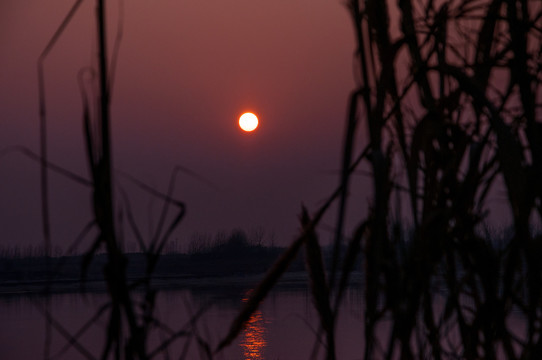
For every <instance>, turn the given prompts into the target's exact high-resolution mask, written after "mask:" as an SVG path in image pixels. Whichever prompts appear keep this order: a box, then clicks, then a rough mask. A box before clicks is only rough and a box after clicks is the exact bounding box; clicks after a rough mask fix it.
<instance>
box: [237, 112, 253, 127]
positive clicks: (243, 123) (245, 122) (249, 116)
mask: <svg viewBox="0 0 542 360" xmlns="http://www.w3.org/2000/svg"><path fill="white" fill-rule="evenodd" d="M239 127H240V128H241V129H242V130H244V131H247V132H250V131H254V130H256V128H257V127H258V117H257V116H256V115H254V114H253V113H250V112H247V113H244V114H243V115H241V117H240V118H239Z"/></svg>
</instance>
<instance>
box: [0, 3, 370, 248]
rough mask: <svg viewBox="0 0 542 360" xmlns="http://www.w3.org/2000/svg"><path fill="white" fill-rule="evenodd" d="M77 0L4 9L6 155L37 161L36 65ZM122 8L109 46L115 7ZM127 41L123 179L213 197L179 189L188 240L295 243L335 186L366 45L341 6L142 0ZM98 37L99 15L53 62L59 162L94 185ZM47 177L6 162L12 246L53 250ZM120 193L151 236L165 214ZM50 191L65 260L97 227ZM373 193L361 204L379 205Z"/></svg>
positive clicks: (64, 194)
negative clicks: (87, 88)
mask: <svg viewBox="0 0 542 360" xmlns="http://www.w3.org/2000/svg"><path fill="white" fill-rule="evenodd" d="M73 2H74V1H73V0H57V1H52V2H50V1H49V2H44V1H38V0H25V1H19V0H4V1H2V2H1V3H0V49H1V51H0V149H3V148H6V147H9V146H13V145H24V146H27V147H29V148H31V149H33V150H35V151H37V150H38V148H39V141H38V130H39V117H38V86H37V70H36V68H37V65H36V64H37V59H38V57H39V55H40V53H41V51H42V50H43V48H44V47H45V45H46V43H47V41H48V40H49V38H50V37H51V36H52V34H53V33H54V31H55V29H56V27H57V26H58V25H59V24H60V22H61V20H62V18H63V17H64V16H65V14H66V13H67V11H68V10H69V8H70V7H71V5H72V4H73ZM109 3H110V9H109V12H108V19H109V35H110V36H109V44H110V45H111V44H112V43H113V39H114V37H115V31H116V26H117V22H118V16H117V14H118V2H117V1H110V2H109ZM123 30H124V37H123V40H122V43H121V48H120V55H119V56H120V57H119V61H118V66H117V72H116V77H115V83H114V92H113V100H112V115H113V120H112V128H113V139H112V140H113V149H114V165H115V167H116V168H118V169H120V170H122V171H125V172H127V173H130V174H132V175H133V176H135V177H136V178H138V179H139V180H141V181H143V182H146V183H148V184H150V185H153V186H155V187H156V188H157V189H160V190H162V191H165V190H166V186H167V181H168V178H169V175H170V172H171V170H172V169H173V168H174V166H176V165H182V166H184V167H186V168H188V169H190V170H191V171H193V172H195V173H197V174H199V175H200V176H202V177H204V178H205V179H208V180H209V181H210V182H211V183H212V184H213V185H209V184H208V183H206V182H204V181H200V180H197V179H194V178H191V177H187V176H181V177H180V178H179V181H178V182H177V190H176V192H175V196H176V197H177V198H179V199H182V200H183V201H185V202H186V204H187V211H188V212H187V217H186V219H185V221H184V222H183V223H182V224H181V226H180V228H179V229H178V231H177V232H176V233H175V236H174V238H176V239H179V240H189V239H190V238H191V237H192V235H193V234H194V233H207V234H214V233H216V232H218V231H221V230H223V231H226V232H229V231H231V230H232V229H234V228H242V229H245V230H247V231H251V230H253V229H256V228H262V229H263V230H264V231H265V232H266V234H267V236H270V234H275V242H276V243H278V244H287V243H289V242H290V241H291V239H292V238H293V236H294V235H295V234H296V231H297V228H298V224H297V215H298V214H299V210H300V205H301V203H302V202H303V203H304V204H306V205H307V206H308V208H309V209H310V210H315V209H316V207H317V206H318V205H319V204H320V202H321V201H322V200H323V199H324V198H325V197H326V196H327V195H328V194H329V193H330V192H331V191H332V190H333V189H334V187H335V185H336V183H337V181H338V180H337V175H336V173H335V172H334V170H336V169H337V168H338V164H339V159H340V146H341V141H342V135H343V123H344V119H345V116H346V104H347V98H348V94H349V92H350V91H351V90H352V88H353V87H354V80H353V70H352V69H353V66H352V64H353V60H352V54H353V50H354V45H355V44H354V40H353V31H352V27H351V24H350V19H349V16H348V13H347V11H346V8H345V7H344V6H343V5H342V2H340V1H329V0H296V1H290V0H277V1H254V0H228V1H201V0H188V1H178V0H163V1H148V0H129V1H125V11H124V27H123ZM94 31H95V29H94V1H86V2H84V4H83V5H82V7H81V9H80V10H79V11H78V13H77V15H76V16H75V18H74V19H73V21H72V23H71V24H70V25H69V26H68V28H67V30H66V32H65V33H64V35H63V36H62V38H61V39H60V41H59V42H58V44H57V46H56V47H55V49H54V50H53V52H52V53H51V54H50V56H49V57H48V58H47V60H46V62H45V70H46V73H45V78H46V88H47V94H46V95H47V109H48V114H49V115H48V118H49V123H48V132H49V136H48V139H49V152H50V154H49V155H50V160H51V161H53V162H55V163H56V164H59V165H61V166H64V167H66V168H68V169H70V170H72V171H74V172H77V173H80V174H82V175H85V176H87V166H86V163H85V155H84V147H83V134H82V115H81V113H82V112H81V109H82V106H81V97H80V93H79V90H78V86H77V73H78V71H79V70H80V69H81V68H83V67H85V66H88V65H92V64H93V62H94V61H95V60H94V56H95V53H96V45H95V43H94V38H95V37H94ZM245 110H252V111H254V112H255V113H256V114H257V115H258V116H259V118H260V127H259V128H258V129H257V131H255V132H254V133H252V134H246V133H242V132H241V131H240V130H239V128H238V127H237V118H238V116H239V115H240V114H241V113H242V112H243V111H245ZM38 174H39V167H38V165H37V164H36V163H34V162H32V161H31V160H28V159H27V158H24V157H23V156H22V155H19V154H10V155H7V156H4V157H3V158H0V234H1V235H0V244H19V245H22V246H26V245H31V244H39V243H40V242H41V241H42V240H41V239H42V236H41V220H40V211H39V207H40V204H39V201H40V199H39V177H38ZM358 179H359V178H358ZM117 180H118V183H119V184H120V185H122V186H124V187H125V188H126V189H127V190H129V192H130V194H131V196H132V199H133V200H132V201H133V208H134V211H135V212H136V214H137V217H138V222H139V223H140V224H141V226H142V227H143V229H146V230H144V233H148V232H149V231H148V228H149V219H151V220H150V223H151V224H152V222H153V221H154V222H156V219H157V217H158V211H159V209H160V207H159V205H160V203H159V202H158V201H157V200H155V201H151V198H150V197H149V196H147V195H145V194H142V193H141V192H138V191H136V190H135V189H134V188H133V187H132V186H130V185H129V184H128V183H127V182H126V181H125V180H123V179H122V178H119V177H118V176H117ZM50 181H51V187H50V188H51V203H52V204H51V211H52V235H53V242H54V244H55V245H60V246H62V247H65V246H66V245H67V244H68V242H70V241H72V240H73V238H74V237H75V236H76V235H77V233H78V232H79V231H80V230H81V229H82V227H83V226H84V224H86V223H87V222H88V221H89V220H90V203H89V199H90V193H89V191H88V190H87V189H85V188H83V187H81V186H80V185H78V184H74V183H72V182H70V181H69V180H65V179H63V178H61V177H59V176H57V175H55V174H52V175H51V180H50ZM356 181H360V180H356ZM358 189H359V187H358ZM360 191H361V193H359V192H360ZM363 191H364V190H363V187H361V190H358V193H356V194H355V195H356V198H355V201H357V202H359V203H363V204H366V199H367V198H368V194H364V193H363ZM366 192H368V191H366ZM326 223H327V224H329V225H332V223H333V220H332V217H330V218H328V220H327V221H326ZM324 234H325V233H324ZM127 235H129V233H128V232H127ZM325 236H327V235H324V237H325ZM326 240H327V239H325V238H324V241H326ZM87 244H88V243H87ZM85 247H86V246H85V245H84V246H83V248H85Z"/></svg>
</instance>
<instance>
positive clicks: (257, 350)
mask: <svg viewBox="0 0 542 360" xmlns="http://www.w3.org/2000/svg"><path fill="white" fill-rule="evenodd" d="M247 295H248V294H247ZM247 299H248V298H244V299H243V301H244V302H245V301H247ZM265 324H266V322H265V320H264V317H263V314H262V312H261V311H260V310H256V311H255V312H254V313H253V314H252V316H251V317H250V319H249V320H248V322H247V324H246V326H245V329H244V330H243V335H242V336H243V337H242V340H241V342H240V344H239V345H240V346H241V348H242V349H243V355H244V357H243V360H265V347H266V346H267V341H266V339H265V335H266V327H265Z"/></svg>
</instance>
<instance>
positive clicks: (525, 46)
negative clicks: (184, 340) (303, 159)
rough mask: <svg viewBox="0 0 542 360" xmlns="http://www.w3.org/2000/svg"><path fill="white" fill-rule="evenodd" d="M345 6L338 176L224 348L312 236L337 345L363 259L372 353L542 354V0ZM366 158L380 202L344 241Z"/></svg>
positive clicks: (326, 316) (315, 274)
mask: <svg viewBox="0 0 542 360" xmlns="http://www.w3.org/2000/svg"><path fill="white" fill-rule="evenodd" d="M347 8H348V12H349V14H350V17H351V21H352V23H353V28H354V32H355V38H356V52H355V63H356V68H355V71H356V75H357V80H358V86H357V87H356V88H355V89H354V90H353V91H352V94H351V98H350V105H349V112H348V116H347V121H346V126H345V128H346V132H345V134H346V135H345V139H344V143H343V144H344V145H343V146H344V147H343V161H342V173H341V179H340V185H339V188H338V190H337V191H336V192H334V193H333V195H332V196H331V197H330V198H329V202H328V203H326V204H325V205H324V206H323V207H322V208H320V209H319V210H317V212H316V213H315V215H314V216H312V217H310V216H308V215H307V213H306V210H303V214H302V216H301V235H300V236H299V237H298V238H297V240H295V241H294V242H293V243H292V245H291V246H290V248H289V250H288V252H287V253H286V254H285V255H284V256H283V258H282V259H281V260H279V262H278V263H277V264H276V266H275V267H274V268H273V269H271V270H270V271H269V273H268V275H267V277H266V278H265V280H264V281H263V282H262V283H261V284H260V287H259V288H257V290H256V291H254V292H253V293H252V299H251V300H249V302H248V303H247V304H246V306H245V308H244V310H243V311H242V312H241V314H240V315H239V317H238V319H237V320H236V322H235V323H234V325H233V326H232V328H231V330H230V332H229V334H228V335H227V336H226V338H225V340H224V342H223V343H222V344H221V346H219V347H218V350H220V349H221V348H222V347H223V346H224V344H226V343H229V341H231V339H232V338H233V337H234V336H235V335H236V334H237V333H238V332H239V329H240V328H242V326H243V323H244V322H245V321H246V320H247V319H248V318H249V316H250V314H251V313H252V312H253V311H254V309H256V308H257V304H258V303H259V302H260V301H262V299H264V298H265V296H266V295H267V294H268V293H269V291H270V289H271V288H272V286H273V285H274V284H275V283H276V281H277V279H278V278H279V277H280V275H281V274H282V273H283V272H284V269H285V268H287V266H288V263H289V262H290V261H292V259H293V257H294V255H295V253H296V252H297V251H299V250H300V248H301V247H305V248H306V250H307V251H306V253H307V271H308V273H309V274H310V281H311V284H312V289H313V291H312V297H313V302H314V305H315V309H316V311H317V312H318V314H320V322H321V332H320V333H321V335H322V337H323V339H324V340H325V341H324V343H325V344H326V345H325V348H326V349H325V352H326V359H335V358H336V351H335V344H334V342H335V338H334V336H335V335H334V328H335V325H336V324H335V319H337V313H338V311H339V310H340V306H339V304H340V301H341V296H342V293H343V291H344V289H345V287H346V286H347V283H348V281H347V280H348V277H349V275H350V273H351V271H352V268H353V264H354V263H356V262H358V261H363V264H364V283H365V290H364V301H365V304H364V306H363V308H364V334H359V337H360V340H362V337H363V340H364V341H363V342H361V343H362V344H363V345H362V346H360V349H359V354H360V356H362V357H363V358H364V359H396V358H400V359H416V358H419V359H427V358H432V359H457V358H461V359H495V358H507V359H535V358H540V357H541V356H542V336H541V335H542V334H541V331H542V329H541V327H540V324H541V322H542V319H541V316H542V291H541V290H540V288H541V285H542V265H541V263H540V261H539V258H540V256H541V255H542V247H541V246H542V238H541V235H540V234H539V233H535V234H533V233H532V232H531V231H530V230H531V227H532V225H533V221H536V218H538V219H540V218H541V215H542V213H541V207H540V204H541V192H540V189H541V188H540V184H542V182H541V180H542V177H541V174H542V164H541V163H540V161H541V159H542V157H541V156H542V152H541V145H540V144H542V142H541V141H542V138H541V135H542V133H541V132H540V121H542V97H541V94H542V76H541V75H542V66H541V64H542V58H541V56H542V32H541V29H542V5H541V3H540V2H536V1H526V0H518V1H516V0H507V1H505V0H487V1H486V0H481V1H473V0H463V1H452V2H435V1H431V0H427V1H420V2H412V1H410V0H400V1H398V2H391V1H377V0H367V1H364V2H360V1H359V0H349V1H347ZM360 133H362V134H364V135H365V136H360ZM360 139H361V140H360ZM363 142H365V143H366V147H365V150H364V151H363V152H362V153H361V155H360V156H359V157H357V158H354V149H355V148H356V147H358V148H359V147H360V145H363ZM356 145H357V146H356ZM360 163H361V164H366V165H367V166H369V168H370V169H371V175H370V176H371V178H372V200H371V203H370V205H369V215H368V216H367V217H366V218H360V219H358V225H357V226H356V227H355V229H354V230H353V234H352V235H351V236H350V237H349V238H350V240H349V243H348V244H347V250H346V254H344V256H341V254H340V253H339V252H340V249H341V243H342V241H343V236H342V233H343V229H344V219H345V215H346V214H347V199H348V195H347V194H348V189H349V187H350V186H352V185H351V184H350V180H351V177H352V170H353V169H355V168H356V167H358V166H359V164H360ZM499 182H501V183H502V185H499ZM499 186H501V188H503V187H504V189H505V191H506V201H507V203H508V206H509V209H510V213H511V225H512V228H513V231H512V232H511V234H510V236H508V237H506V238H504V239H499V241H497V239H495V238H492V236H490V235H488V233H487V232H485V231H484V227H485V226H487V216H488V213H490V212H491V206H490V205H489V204H488V201H487V200H488V197H490V196H491V194H492V193H494V192H495V189H497V188H498V187H499ZM349 200H350V201H356V202H359V200H358V199H349ZM333 201H337V202H338V208H339V212H338V219H337V228H336V235H335V247H334V248H335V255H334V257H333V258H334V260H333V263H332V265H331V272H330V273H329V278H326V277H325V274H324V273H323V272H322V271H321V270H320V269H321V266H322V265H321V263H320V262H321V256H320V251H319V245H318V241H317V237H316V234H315V228H316V226H317V225H318V223H319V221H320V219H321V216H322V213H323V212H325V211H327V210H328V207H329V204H330V203H331V202H333ZM405 210H406V212H407V213H406V214H405V213H404V212H405ZM401 214H405V215H401ZM408 228H411V231H409V232H408V233H405V230H404V229H408ZM340 263H342V265H341V264H340ZM336 273H338V276H339V277H340V280H339V281H338V282H337V281H336V280H335V277H337V274H336ZM333 301H334V302H333ZM330 303H334V304H335V306H333V307H330V305H329V304H330ZM514 319H521V321H519V323H518V321H514ZM385 327H389V330H388V331H383V330H382V329H383V328H385Z"/></svg>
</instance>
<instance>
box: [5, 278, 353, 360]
mask: <svg viewBox="0 0 542 360" xmlns="http://www.w3.org/2000/svg"><path fill="white" fill-rule="evenodd" d="M215 281H216V280H215ZM249 290H250V289H247V288H246V287H245V286H237V285H232V286H228V284H224V283H223V282H221V281H220V280H218V281H217V286H214V287H213V286H201V287H198V286H195V287H191V288H184V289H173V290H163V291H160V292H159V293H158V296H157V307H156V312H155V315H156V318H157V319H159V320H160V321H161V323H162V324H161V327H162V329H158V328H156V329H154V331H153V332H152V336H151V337H150V338H149V341H148V350H149V351H152V349H154V348H156V347H157V346H158V344H161V343H162V342H163V341H165V340H166V339H167V338H168V337H169V333H168V331H179V330H182V329H186V330H188V331H192V332H195V333H197V334H198V336H199V337H200V338H201V339H203V340H204V341H205V342H207V343H209V345H210V346H211V347H212V348H214V347H216V346H217V344H218V343H219V342H220V341H221V340H222V339H223V337H224V336H225V334H226V333H227V331H228V329H229V327H230V324H231V322H232V320H233V319H234V317H235V316H236V315H237V314H238V312H239V309H240V308H241V307H242V305H243V299H244V298H245V297H246V293H247V291H249ZM45 301H46V299H45V298H44V297H39V296H23V295H16V296H13V295H12V296H9V297H6V296H4V297H0V319H1V325H0V326H1V330H0V354H2V358H3V359H40V358H43V347H44V341H45V319H44V315H43V313H42V309H43V307H44V303H45ZM49 301H50V306H51V310H52V315H53V317H54V319H55V320H56V321H57V322H58V324H59V326H61V327H62V329H65V330H66V331H67V332H68V333H69V334H71V335H74V334H75V333H77V332H78V331H79V329H80V328H81V327H82V326H83V325H84V324H85V323H86V322H87V321H88V320H89V319H90V318H92V317H93V316H94V314H95V313H96V312H97V311H98V310H99V309H100V308H101V307H102V306H103V305H104V304H107V301H108V298H107V295H106V294H105V293H87V294H81V293H66V294H55V295H51V296H50V297H49ZM361 304H362V294H361V290H360V289H359V287H358V288H356V287H352V288H350V289H349V290H348V292H347V294H346V296H345V299H344V302H343V306H342V310H341V312H340V316H339V320H338V327H337V353H338V357H339V358H340V359H360V358H361V357H362V356H361V354H360V351H361V349H362V346H361V345H360V344H362V343H363V329H362V327H363V323H362V311H363V310H362V306H361ZM207 305H208V306H207ZM202 307H206V308H207V310H206V311H205V313H204V315H203V316H202V317H201V318H199V319H198V320H197V321H196V322H195V324H194V326H193V327H191V326H190V318H191V317H192V316H193V315H194V314H195V313H197V312H198V310H199V309H201V308H202ZM107 319H108V315H107V312H104V315H102V316H101V317H100V318H99V319H98V320H97V321H95V322H94V323H93V324H92V325H91V326H90V327H89V329H88V330H87V331H86V332H85V333H84V334H83V335H82V336H81V338H80V344H81V345H82V346H83V347H84V348H85V349H86V350H87V351H88V352H89V353H90V354H91V355H92V356H93V357H94V358H100V356H101V353H100V352H101V350H102V348H103V343H104V338H105V333H106V332H105V331H106V325H107ZM318 324H319V320H318V316H317V314H316V312H315V310H314V308H313V306H312V300H311V297H310V293H309V291H308V289H307V287H306V286H304V285H302V284H299V285H298V286H295V285H290V286H286V287H279V288H278V289H275V290H274V291H273V292H272V293H271V294H270V296H268V298H267V299H266V300H265V301H264V302H263V303H262V304H261V305H260V307H259V310H258V311H257V312H256V313H255V314H254V315H253V316H252V318H251V319H250V321H249V323H248V325H247V326H246V328H245V329H244V331H243V332H242V334H241V335H240V336H239V337H238V338H237V340H236V341H235V342H234V343H233V344H232V345H230V346H229V347H228V348H226V349H225V350H224V351H223V352H221V353H219V354H217V355H216V359H243V360H264V359H265V360H277V359H281V360H290V359H292V360H293V359H309V358H310V357H311V353H312V351H313V348H314V346H315V340H316V336H315V332H317V331H318ZM163 329H169V330H167V331H166V330H163ZM66 343H67V340H66V338H65V336H63V335H62V334H60V333H59V331H57V330H53V337H52V342H51V354H52V355H53V358H54V359H85V358H86V357H85V356H83V355H82V354H81V352H79V351H77V350H76V349H74V348H73V347H70V348H69V349H67V350H66V349H65V347H66ZM185 347H187V351H188V356H187V357H186V358H187V359H203V358H204V356H203V353H201V349H200V348H199V347H198V345H197V343H196V341H195V339H194V338H191V339H190V340H187V338H186V337H183V338H179V339H178V340H177V341H175V342H174V343H172V344H171V346H170V347H169V348H168V350H169V351H168V353H167V354H166V353H160V354H159V355H158V356H156V357H155V358H157V359H169V358H171V359H178V358H179V356H180V354H182V353H183V351H185ZM323 353H324V351H323V348H322V347H321V346H320V351H319V356H318V357H317V358H323Z"/></svg>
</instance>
